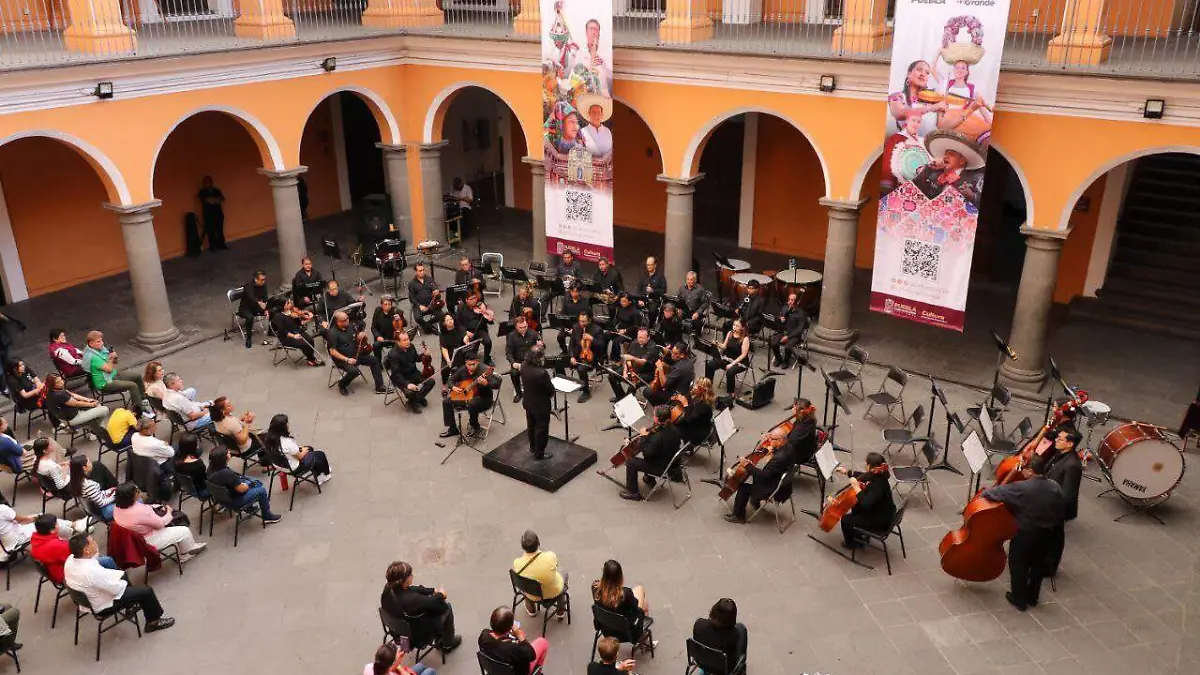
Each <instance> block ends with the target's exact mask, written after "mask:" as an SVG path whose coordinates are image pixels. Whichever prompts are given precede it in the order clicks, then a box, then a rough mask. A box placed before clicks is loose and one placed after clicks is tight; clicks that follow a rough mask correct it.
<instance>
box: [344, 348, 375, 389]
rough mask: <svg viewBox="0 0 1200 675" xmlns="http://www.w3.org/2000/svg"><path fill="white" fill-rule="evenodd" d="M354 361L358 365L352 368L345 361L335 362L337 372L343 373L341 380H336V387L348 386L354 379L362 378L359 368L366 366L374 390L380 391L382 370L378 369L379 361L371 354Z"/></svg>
mask: <svg viewBox="0 0 1200 675" xmlns="http://www.w3.org/2000/svg"><path fill="white" fill-rule="evenodd" d="M356 360H357V361H358V363H357V364H356V365H353V366H352V365H350V364H348V363H346V362H345V361H338V362H337V367H338V370H341V371H342V372H343V373H345V375H342V379H340V380H338V386H339V387H342V388H345V387H348V386H350V383H351V382H353V381H354V379H355V378H356V377H361V376H362V370H361V369H360V368H359V366H366V367H367V368H369V369H370V370H371V377H372V378H374V380H375V388H376V389H382V388H383V369H382V368H380V367H379V359H377V358H375V357H374V356H372V355H371V354H367V355H365V356H360V357H358V359H356Z"/></svg>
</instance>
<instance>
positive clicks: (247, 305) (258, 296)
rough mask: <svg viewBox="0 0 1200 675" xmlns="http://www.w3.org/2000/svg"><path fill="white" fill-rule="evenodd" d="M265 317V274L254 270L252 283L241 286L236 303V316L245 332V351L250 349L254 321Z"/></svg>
mask: <svg viewBox="0 0 1200 675" xmlns="http://www.w3.org/2000/svg"><path fill="white" fill-rule="evenodd" d="M266 315H267V273H266V272H264V271H262V270H255V272H254V278H253V281H251V282H250V283H248V284H246V285H245V286H242V299H241V300H240V301H239V302H238V316H239V317H241V319H242V327H243V329H244V330H245V332H246V349H250V341H251V334H252V333H253V332H254V319H255V317H259V316H266Z"/></svg>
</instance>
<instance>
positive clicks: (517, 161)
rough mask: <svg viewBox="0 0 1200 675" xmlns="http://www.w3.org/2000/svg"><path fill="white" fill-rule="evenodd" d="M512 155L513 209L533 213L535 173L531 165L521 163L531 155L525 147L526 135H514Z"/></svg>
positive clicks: (514, 127)
mask: <svg viewBox="0 0 1200 675" xmlns="http://www.w3.org/2000/svg"><path fill="white" fill-rule="evenodd" d="M514 122H515V120H514ZM513 130H514V131H516V130H517V127H516V126H513ZM512 153H513V161H512V164H513V169H514V171H513V176H512V182H513V207H514V208H518V209H521V210H522V211H532V210H533V173H532V172H531V171H530V169H531V167H530V165H529V164H526V163H525V162H523V161H521V158H522V157H525V156H526V155H528V154H529V148H527V147H525V134H521V133H514V134H513V135H512Z"/></svg>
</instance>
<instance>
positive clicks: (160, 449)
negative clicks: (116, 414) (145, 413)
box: [130, 417, 175, 473]
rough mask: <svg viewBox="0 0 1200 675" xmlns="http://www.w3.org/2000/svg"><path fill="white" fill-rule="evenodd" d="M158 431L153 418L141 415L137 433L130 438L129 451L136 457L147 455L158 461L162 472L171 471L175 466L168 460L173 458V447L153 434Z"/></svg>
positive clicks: (156, 423)
mask: <svg viewBox="0 0 1200 675" xmlns="http://www.w3.org/2000/svg"><path fill="white" fill-rule="evenodd" d="M156 431H158V422H156V421H155V420H154V419H153V418H150V417H143V418H142V419H140V420H138V430H137V433H136V434H134V435H133V438H132V439H130V451H131V452H133V454H135V455H137V456H138V457H149V458H150V459H153V460H154V461H156V462H158V465H159V466H160V467H162V470H163V472H165V473H173V472H174V470H175V467H174V466H173V464H174V463H173V462H171V461H170V460H172V459H174V458H175V449H174V448H172V447H171V444H170V443H167V442H166V441H164V440H162V439H161V438H159V437H157V436H155V435H154V432H156Z"/></svg>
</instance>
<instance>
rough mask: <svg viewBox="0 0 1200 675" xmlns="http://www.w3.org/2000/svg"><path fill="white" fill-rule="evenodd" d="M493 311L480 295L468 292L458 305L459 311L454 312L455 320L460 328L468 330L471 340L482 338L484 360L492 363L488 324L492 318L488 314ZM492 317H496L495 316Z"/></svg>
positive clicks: (490, 337)
mask: <svg viewBox="0 0 1200 675" xmlns="http://www.w3.org/2000/svg"><path fill="white" fill-rule="evenodd" d="M489 314H491V312H490V311H489V310H488V309H487V307H485V306H483V305H482V304H481V303H480V302H479V296H478V295H476V294H474V293H468V294H467V297H466V299H464V300H463V302H462V304H461V305H459V306H458V311H456V312H455V313H454V319H455V322H456V323H457V324H458V326H459V328H462V329H463V330H464V331H466V332H467V336H468V338H469V339H471V340H482V341H483V342H482V343H481V345H482V346H483V360H484V362H486V363H488V364H491V362H492V335H491V333H490V332H489V331H488V326H490V325H491V320H489V319H488V315H489ZM492 318H495V317H494V316H493V317H492Z"/></svg>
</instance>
